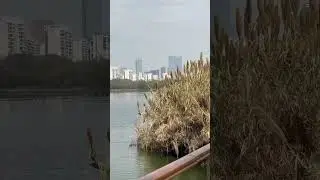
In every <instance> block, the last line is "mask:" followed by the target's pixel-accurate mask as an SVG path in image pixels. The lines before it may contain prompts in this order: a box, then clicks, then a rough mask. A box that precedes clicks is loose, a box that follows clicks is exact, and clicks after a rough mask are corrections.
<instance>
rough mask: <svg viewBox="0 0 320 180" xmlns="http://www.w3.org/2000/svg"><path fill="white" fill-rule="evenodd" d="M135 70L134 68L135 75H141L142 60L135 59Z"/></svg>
mask: <svg viewBox="0 0 320 180" xmlns="http://www.w3.org/2000/svg"><path fill="white" fill-rule="evenodd" d="M135 68H136V73H137V74H139V73H142V59H141V58H138V59H136V61H135Z"/></svg>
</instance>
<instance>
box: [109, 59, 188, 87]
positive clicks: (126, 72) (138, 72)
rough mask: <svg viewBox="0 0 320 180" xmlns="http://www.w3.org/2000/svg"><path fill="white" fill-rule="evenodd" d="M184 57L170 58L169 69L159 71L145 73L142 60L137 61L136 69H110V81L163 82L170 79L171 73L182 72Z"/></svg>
mask: <svg viewBox="0 0 320 180" xmlns="http://www.w3.org/2000/svg"><path fill="white" fill-rule="evenodd" d="M182 67H183V64H182V56H169V57H168V67H161V68H159V69H155V70H150V71H143V64H142V59H141V58H138V59H136V61H135V69H130V68H124V67H116V66H111V67H110V80H113V79H127V80H132V81H152V80H162V79H165V78H166V77H169V73H170V72H171V71H176V70H177V69H178V70H182Z"/></svg>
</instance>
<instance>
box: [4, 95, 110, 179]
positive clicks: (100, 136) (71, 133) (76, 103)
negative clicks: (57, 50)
mask: <svg viewBox="0 0 320 180" xmlns="http://www.w3.org/2000/svg"><path fill="white" fill-rule="evenodd" d="M108 118H109V102H108V101H107V98H80V97H71V98H41V99H32V100H30V99H7V100H4V99H2V100H1V101H0V142H1V143H0V157H1V158H0V179H1V180H71V179H77V180H91V179H92V180H97V179H98V176H99V174H98V173H97V172H96V171H95V170H94V169H92V168H91V167H89V166H88V144H87V139H86V128H87V127H91V128H92V131H93V133H94V136H95V137H94V138H95V143H96V148H97V154H98V155H99V157H100V158H101V160H102V159H103V158H105V156H104V154H105V152H107V151H106V147H105V143H106V141H105V139H104V137H105V135H106V126H107V123H108V122H107V120H108Z"/></svg>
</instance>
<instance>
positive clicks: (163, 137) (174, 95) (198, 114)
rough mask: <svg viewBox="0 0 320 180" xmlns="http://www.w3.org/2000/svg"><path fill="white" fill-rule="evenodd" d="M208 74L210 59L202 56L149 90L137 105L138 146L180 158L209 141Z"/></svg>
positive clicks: (145, 149)
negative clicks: (142, 100)
mask: <svg viewBox="0 0 320 180" xmlns="http://www.w3.org/2000/svg"><path fill="white" fill-rule="evenodd" d="M209 74H210V65H209V62H208V60H207V61H204V60H202V57H201V59H200V60H199V61H195V62H190V63H189V62H188V63H187V64H186V65H185V67H184V71H183V72H176V73H173V74H171V77H173V78H172V79H166V80H164V81H162V82H161V83H162V84H161V86H157V87H155V88H153V89H151V91H150V95H149V96H147V95H146V101H147V103H146V104H143V105H142V106H141V105H139V107H138V108H139V110H140V111H139V118H138V122H137V127H136V131H137V145H138V148H139V149H141V150H144V151H154V152H161V153H165V154H171V155H175V156H178V157H181V156H183V155H185V154H188V153H190V152H192V151H194V150H196V149H198V148H200V147H202V146H203V145H205V144H207V143H209V139H210V129H209V128H210V127H209V126H210V120H209V116H210V112H209V106H210V104H209V99H210V96H209V92H210V91H209V88H210V86H209V82H210V78H209V77H210V76H209Z"/></svg>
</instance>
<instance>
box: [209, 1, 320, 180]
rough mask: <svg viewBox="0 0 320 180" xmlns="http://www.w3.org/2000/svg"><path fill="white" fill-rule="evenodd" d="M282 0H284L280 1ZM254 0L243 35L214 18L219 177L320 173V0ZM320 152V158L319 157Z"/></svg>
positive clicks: (215, 167)
mask: <svg viewBox="0 0 320 180" xmlns="http://www.w3.org/2000/svg"><path fill="white" fill-rule="evenodd" d="M279 2H281V5H279ZM313 2H314V1H311V4H310V8H302V10H300V7H299V4H300V1H293V0H292V1H289V0H286V1H260V0H259V1H258V3H257V5H258V6H257V8H258V11H259V13H258V16H257V17H254V18H252V17H251V13H252V11H251V8H252V7H251V1H249V0H248V1H247V6H246V9H245V11H244V14H243V15H242V14H240V10H239V9H237V10H236V14H237V16H236V25H237V33H238V39H234V40H230V38H229V37H228V35H227V34H226V32H225V31H224V30H223V29H222V27H220V26H219V20H218V18H217V17H215V19H214V22H215V24H214V28H215V29H214V30H215V43H214V44H213V59H212V62H213V65H212V68H211V69H212V70H211V72H212V76H211V78H212V79H214V80H215V81H214V86H213V87H212V88H211V90H212V91H213V92H212V95H213V104H214V106H213V109H212V112H213V115H214V117H213V119H212V129H211V132H212V137H211V138H212V141H211V152H214V153H213V154H212V156H211V174H212V176H213V177H212V178H213V179H220V178H221V179H225V178H227V179H228V178H229V179H319V175H318V173H319V169H318V168H317V166H316V165H317V164H319V155H317V154H318V152H319V148H320V71H319V70H320V60H319V52H320V51H319V47H320V31H319V27H320V21H319V20H320V19H319V6H318V5H317V4H315V3H313ZM317 159H318V160H317Z"/></svg>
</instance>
